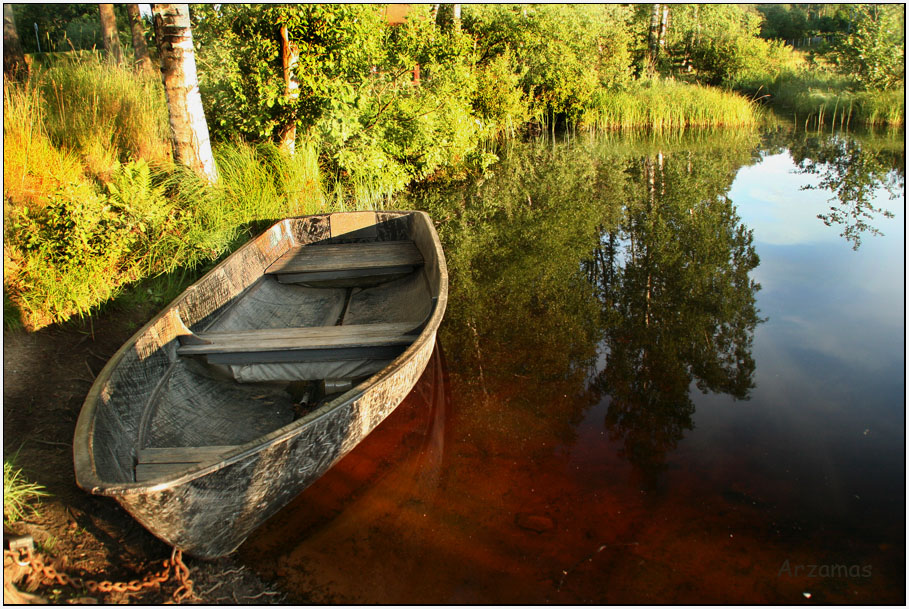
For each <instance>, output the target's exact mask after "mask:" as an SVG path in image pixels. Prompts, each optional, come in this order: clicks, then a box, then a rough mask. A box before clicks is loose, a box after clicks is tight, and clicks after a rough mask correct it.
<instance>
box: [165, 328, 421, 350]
mask: <svg viewBox="0 0 909 609" xmlns="http://www.w3.org/2000/svg"><path fill="white" fill-rule="evenodd" d="M417 327H418V324H415V323H413V322H408V323H381V324H360V325H350V326H319V327H313V328H271V329H262V330H245V331H241V332H206V333H198V334H196V335H195V337H196V338H197V339H199V340H200V341H204V342H197V343H194V344H184V345H182V346H180V347H178V348H177V353H178V354H180V355H210V354H220V353H261V352H274V351H307V350H334V349H349V348H358V347H396V346H406V345H409V344H410V343H412V342H413V340H414V337H413V336H412V335H410V336H408V333H411V332H413V331H414V330H416V329H417Z"/></svg>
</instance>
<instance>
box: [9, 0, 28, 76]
mask: <svg viewBox="0 0 909 609" xmlns="http://www.w3.org/2000/svg"><path fill="white" fill-rule="evenodd" d="M3 75H4V76H6V77H7V78H9V79H10V80H25V79H26V78H28V64H27V63H25V55H24V54H23V53H22V45H21V44H20V43H19V33H18V32H17V31H16V20H15V18H14V17H13V5H12V4H6V3H4V4H3Z"/></svg>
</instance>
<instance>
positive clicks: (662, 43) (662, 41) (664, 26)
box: [657, 4, 669, 53]
mask: <svg viewBox="0 0 909 609" xmlns="http://www.w3.org/2000/svg"><path fill="white" fill-rule="evenodd" d="M668 30H669V5H668V4H664V5H663V19H662V21H660V37H659V43H658V45H657V52H658V53H662V52H663V49H664V48H665V47H666V32H667V31H668Z"/></svg>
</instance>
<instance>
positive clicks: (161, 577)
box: [3, 548, 193, 603]
mask: <svg viewBox="0 0 909 609" xmlns="http://www.w3.org/2000/svg"><path fill="white" fill-rule="evenodd" d="M23 554H24V557H23ZM3 555H4V558H11V559H12V560H13V561H14V562H15V563H16V564H18V565H20V566H23V567H25V566H28V567H31V569H32V573H31V574H30V575H29V576H28V581H29V582H30V583H36V584H37V583H40V582H41V581H42V580H44V581H47V582H56V583H57V584H59V585H61V586H73V587H74V588H80V589H84V590H87V591H88V593H89V594H97V593H98V592H102V593H110V592H121V593H122V592H139V591H141V590H143V589H145V588H151V587H154V586H160V585H161V584H163V583H164V582H166V581H167V580H168V579H169V578H170V570H171V568H173V570H174V579H175V580H176V582H177V583H178V584H180V586H179V587H178V588H177V589H176V591H174V593H173V598H174V601H175V602H176V603H182V602H183V601H185V600H187V599H188V598H190V597H192V595H193V580H191V579H189V567H187V566H186V565H185V564H184V563H183V552H181V551H180V550H178V549H177V548H174V550H173V552H172V553H171V555H170V560H165V561H164V565H163V566H164V569H163V570H162V571H159V572H158V573H151V574H149V575H146V576H145V577H144V578H142V579H141V580H138V579H134V580H132V581H129V582H111V581H101V582H99V581H95V580H92V579H83V578H81V577H70V576H69V575H67V574H66V573H62V572H60V571H57V569H55V568H54V566H53V565H45V564H44V559H43V558H42V557H41V555H40V554H37V555H35V554H33V552H32V550H31V549H30V548H22V549H20V550H19V552H18V553H16V552H11V551H9V550H4V551H3Z"/></svg>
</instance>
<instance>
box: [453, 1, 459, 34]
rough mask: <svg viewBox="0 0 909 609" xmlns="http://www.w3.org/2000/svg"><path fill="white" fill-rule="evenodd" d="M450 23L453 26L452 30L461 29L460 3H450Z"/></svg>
mask: <svg viewBox="0 0 909 609" xmlns="http://www.w3.org/2000/svg"><path fill="white" fill-rule="evenodd" d="M451 24H452V27H453V28H454V31H456V32H460V31H461V5H460V4H452V5H451Z"/></svg>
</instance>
